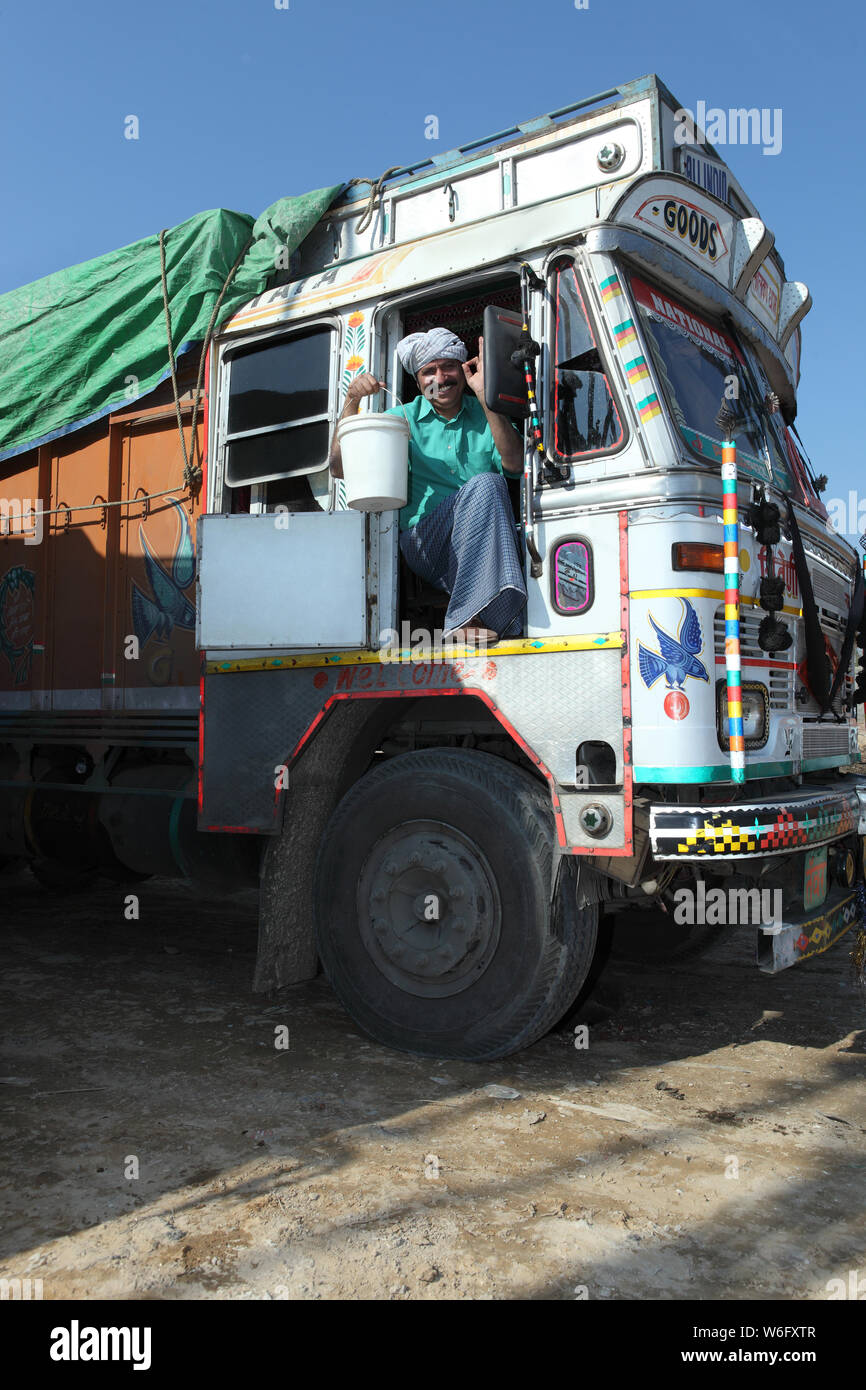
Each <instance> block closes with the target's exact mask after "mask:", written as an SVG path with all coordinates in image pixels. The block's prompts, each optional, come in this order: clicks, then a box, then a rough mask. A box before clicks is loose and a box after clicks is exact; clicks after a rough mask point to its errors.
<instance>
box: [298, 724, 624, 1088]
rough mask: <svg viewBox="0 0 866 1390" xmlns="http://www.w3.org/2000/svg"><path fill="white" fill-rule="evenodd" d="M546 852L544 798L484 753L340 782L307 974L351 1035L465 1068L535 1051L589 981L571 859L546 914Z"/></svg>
mask: <svg viewBox="0 0 866 1390" xmlns="http://www.w3.org/2000/svg"><path fill="white" fill-rule="evenodd" d="M553 841H554V824H553V815H552V812H551V809H550V802H549V799H548V796H547V794H546V790H545V789H544V788H543V787H541V786H539V784H538V783H537V782H536V781H535V780H534V778H532V777H531V776H530V775H529V774H528V773H527V772H524V771H523V770H522V769H520V768H516V767H514V766H513V765H512V764H510V763H506V762H504V761H502V760H501V759H499V758H495V757H491V756H490V755H489V754H487V753H479V752H474V751H472V752H469V751H464V750H462V749H443V748H433V749H428V750H424V751H422V752H417V753H406V754H402V755H401V756H399V757H396V758H393V759H391V760H390V761H389V762H387V763H383V764H382V765H380V766H379V767H377V768H375V769H374V770H373V771H372V772H370V773H368V774H367V775H366V776H365V777H363V778H362V779H361V781H360V782H358V783H356V785H355V786H354V787H352V788H351V790H350V791H349V792H348V793H347V794H346V796H345V797H344V798H343V800H342V801H341V802H340V804H339V806H338V807H337V809H336V811H335V812H334V814H333V816H332V817H331V820H330V822H329V824H328V826H327V828H326V830H325V833H324V836H323V838H322V842H321V847H320V851H319V855H318V860H317V864H316V873H315V885H314V887H315V903H316V935H317V945H318V950H319V955H320V957H321V960H322V965H323V967H324V970H325V973H326V975H327V977H328V979H329V981H330V983H331V986H332V988H333V990H334V992H335V994H336V995H337V997H338V998H339V999H340V1001H341V1002H342V1004H343V1006H344V1007H345V1008H346V1010H347V1012H348V1013H349V1014H350V1015H351V1017H352V1018H353V1019H354V1021H355V1022H356V1023H357V1024H358V1026H359V1027H360V1028H362V1029H363V1030H364V1031H365V1032H366V1033H368V1034H369V1035H370V1036H371V1037H372V1038H375V1039H376V1041H377V1042H381V1043H385V1044H386V1045H387V1046H388V1047H393V1048H396V1049H398V1050H400V1051H404V1052H414V1053H420V1054H421V1055H422V1056H426V1057H439V1058H457V1059H461V1060H466V1061H490V1060H492V1059H494V1058H497V1057H506V1056H508V1055H509V1054H510V1053H512V1052H517V1051H519V1050H520V1049H521V1048H525V1047H529V1046H530V1044H532V1043H534V1042H536V1041H537V1040H538V1039H539V1038H540V1037H542V1036H543V1034H544V1033H546V1032H547V1031H548V1029H550V1028H551V1027H552V1026H553V1025H554V1024H555V1023H556V1022H557V1020H558V1019H559V1018H561V1016H562V1014H563V1012H564V1011H565V1009H566V1008H568V1006H569V1004H570V1003H571V1002H572V1001H573V1000H574V998H575V996H576V995H577V994H578V992H579V990H580V988H581V985H582V984H583V981H584V979H585V978H586V976H587V974H588V973H589V969H590V966H591V964H592V959H593V954H594V951H595V941H596V931H597V926H598V910H597V908H588V909H582V910H581V909H578V907H577V894H576V881H577V880H576V870H575V866H574V864H573V862H572V861H571V860H564V861H563V864H562V866H561V870H560V891H559V892H558V894H557V897H556V901H555V904H554V906H553V908H551V906H550V902H549V895H550V875H551V865H552V859H553V849H552V846H553ZM436 913H438V918H437V917H436ZM425 914H430V915H431V919H430V920H429V921H428V920H427V918H426V916H425Z"/></svg>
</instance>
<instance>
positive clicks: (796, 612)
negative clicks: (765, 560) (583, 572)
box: [629, 589, 803, 618]
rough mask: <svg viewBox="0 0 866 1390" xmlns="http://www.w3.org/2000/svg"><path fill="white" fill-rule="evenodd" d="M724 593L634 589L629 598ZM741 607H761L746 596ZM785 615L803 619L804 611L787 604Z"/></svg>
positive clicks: (716, 592) (718, 595) (718, 594)
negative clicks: (746, 605)
mask: <svg viewBox="0 0 866 1390" xmlns="http://www.w3.org/2000/svg"><path fill="white" fill-rule="evenodd" d="M724 597H725V595H724V592H723V591H722V590H719V589H632V591H631V593H630V594H629V598H715V599H723V598H724ZM738 602H739V603H740V606H741V607H742V605H743V604H744V603H745V604H748V605H749V607H751V608H758V607H760V603H759V600H758V599H756V598H749V597H747V595H745V594H740V595H739V597H738ZM782 612H783V613H790V614H791V617H792V618H802V616H803V610H802V608H800V607H796V608H795V607H793V606H792V605H791V604H789V603H786V604H785V606H784V608H783V609H782Z"/></svg>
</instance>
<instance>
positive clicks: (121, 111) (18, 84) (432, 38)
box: [0, 0, 866, 531]
mask: <svg viewBox="0 0 866 1390" xmlns="http://www.w3.org/2000/svg"><path fill="white" fill-rule="evenodd" d="M278 3H283V0H278ZM864 29H866V23H864V19H863V11H862V10H861V8H860V7H858V6H855V5H854V4H853V3H852V0H849V2H848V3H846V4H839V3H838V0H828V2H827V3H824V4H821V5H814V4H807V3H804V0H786V3H782V0H728V2H727V3H726V4H725V5H724V6H721V5H699V4H697V5H684V4H682V3H675V0H655V3H643V4H641V3H637V0H589V7H588V8H587V9H584V10H577V9H576V8H575V5H574V0H534V3H532V4H529V5H528V4H526V3H523V0H496V3H494V0H477V3H467V0H436V3H432V4H424V3H418V2H417V0H415V3H413V2H412V0H403V3H397V2H396V0H369V3H367V4H356V5H355V4H347V3H343V2H342V0H341V2H340V3H330V2H329V0H288V8H286V9H277V8H276V5H275V0H173V3H168V0H138V3H130V0H126V3H124V4H118V3H117V0H111V2H110V0H79V3H78V4H74V5H73V4H70V3H68V0H65V2H63V3H61V0H41V3H38V4H32V3H30V4H28V3H26V0H17V3H14V4H13V3H10V2H9V0H7V5H6V7H5V8H4V10H3V11H2V12H0V152H2V171H3V173H2V180H3V193H4V198H3V204H4V206H3V212H4V216H3V231H2V239H0V292H2V291H4V290H7V289H11V288H13V287H14V286H16V285H20V284H23V283H25V282H27V281H29V280H33V279H36V278H37V277H39V276H41V275H46V274H48V273H49V272H50V271H53V270H58V269H60V268H61V267H62V266H66V265H72V264H74V263H75V262H77V261H81V260H86V259H88V258H89V257H91V256H96V255H99V254H100V253H101V252H103V251H109V250H111V249H113V248H114V247H118V246H122V245H124V244H126V243H127V242H130V241H134V240H136V239H137V238H139V237H142V236H145V235H147V234H149V233H152V232H155V231H158V230H159V228H160V227H164V226H172V225H173V224H175V223H177V222H181V221H183V219H184V218H186V217H189V216H191V215H192V214H193V213H195V212H200V211H202V210H204V209H206V208H211V207H228V208H235V209H237V210H239V211H243V212H249V213H253V214H257V213H259V212H261V211H262V209H263V208H264V207H266V206H267V205H268V203H270V202H272V201H273V200H274V199H275V198H278V197H280V196H282V195H284V194H290V193H300V192H304V191H305V190H307V189H310V188H316V187H321V186H322V185H325V184H331V183H341V182H343V181H345V180H347V179H349V178H352V177H355V176H367V177H375V176H376V175H378V174H379V173H381V172H382V171H383V170H384V169H386V168H387V167H388V166H389V165H392V164H404V163H411V162H413V161H415V160H419V159H423V158H425V157H426V156H427V155H429V154H430V153H431V152H437V153H441V152H444V151H445V150H448V149H450V148H452V147H453V146H455V145H458V144H461V143H464V142H466V141H469V140H472V139H475V138H478V137H480V136H483V135H485V134H488V133H491V132H493V131H495V130H498V129H500V128H502V127H503V126H508V125H511V124H513V123H514V122H516V121H519V120H525V119H527V118H529V117H531V116H535V115H540V114H541V113H542V112H544V111H550V110H554V109H555V108H557V107H559V106H564V105H567V104H568V103H569V102H571V101H575V100H578V99H580V98H581V97H584V96H589V95H591V94H592V93H594V92H598V91H602V90H603V89H604V88H606V87H608V86H612V85H615V84H616V83H618V82H623V81H628V80H629V79H632V78H635V77H639V76H642V75H643V74H644V73H647V72H653V71H654V72H657V73H658V74H659V76H660V77H661V78H662V80H663V81H664V82H665V83H666V84H667V86H668V87H670V89H671V90H672V91H673V93H674V94H675V96H676V97H677V98H678V99H679V100H680V101H681V102H682V103H683V105H684V106H688V107H690V108H691V109H692V110H694V109H695V106H696V104H697V102H698V101H699V100H701V99H702V100H704V101H705V102H706V104H707V106H708V107H710V106H717V107H722V108H724V109H727V108H729V107H738V106H746V107H752V106H757V107H768V108H771V109H773V108H776V107H779V108H781V111H782V148H781V152H780V153H779V154H778V155H775V156H771V155H764V154H762V151H761V148H760V147H759V146H739V147H737V148H733V149H732V148H730V147H728V148H720V153H721V154H722V155H723V157H725V158H727V161H728V163H729V164H730V166H731V168H732V169H733V172H734V174H735V175H736V177H737V178H738V179H739V180H740V182H741V183H742V184H743V186H744V187H745V189H746V190H747V192H748V194H749V196H750V197H751V198H752V200H753V201H754V202H755V203H756V205H757V207H758V209H759V210H760V212H761V215H762V217H763V219H764V221H765V222H766V223H767V224H768V225H769V226H770V227H771V228H772V229H773V231H774V232H775V233H776V243H777V246H778V248H779V250H780V252H781V254H782V257H783V259H784V261H785V267H786V270H787V273H788V277H789V278H790V279H799V280H805V281H806V283H807V284H808V285H809V287H810V289H811V292H812V297H813V300H814V307H813V308H812V310H811V312H810V314H809V315H808V316H807V318H806V320H805V323H804V353H803V377H802V382H801V389H800V415H799V418H798V426H799V428H800V431H801V434H802V435H803V439H804V441H805V443H806V446H807V448H808V449H809V451H810V453H811V455H812V460H813V464H814V465H815V467H816V470H817V471H819V472H820V471H824V472H826V473H828V474H829V476H830V487H829V488H828V491H827V493H826V494H825V497H832V496H843V495H844V496H847V493H848V490H849V489H855V490H856V491H857V493H858V496H859V495H860V494H861V493H862V495H863V498H864V521H866V477H864V463H863V447H862V444H861V438H860V429H861V428H862V426H861V422H860V420H859V418H858V417H859V405H860V401H861V398H862V394H863V388H862V384H861V381H862V378H861V372H862V368H861V366H860V361H859V352H858V350H857V348H856V342H857V338H858V337H859V334H860V333H861V332H862V327H861V323H862V310H863V290H862V271H860V269H859V268H858V265H857V263H856V261H855V257H857V258H858V259H859V253H860V249H861V247H862V244H863V239H864V227H866V220H864V212H866V208H864V201H866V199H864V175H866V160H864V154H863V134H864V120H863V104H862V103H863V97H862V89H863V85H864V76H863V65H864ZM431 114H433V115H436V116H437V117H438V119H439V132H440V139H439V141H438V142H435V143H434V142H431V141H428V140H425V138H424V121H425V117H426V116H428V115H431ZM128 115H136V116H137V117H138V119H139V123H140V138H139V139H138V140H137V141H131V140H126V139H124V137H123V128H124V126H123V123H124V118H125V117H126V116H128ZM852 524H853V526H854V527H855V528H856V524H857V523H856V517H854V518H852V520H851V522H850V523H849V525H848V527H847V528H846V529H848V530H849V531H850V530H851V526H852ZM861 529H866V525H864V527H862V528H861Z"/></svg>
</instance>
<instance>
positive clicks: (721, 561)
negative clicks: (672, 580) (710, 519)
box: [671, 541, 725, 574]
mask: <svg viewBox="0 0 866 1390" xmlns="http://www.w3.org/2000/svg"><path fill="white" fill-rule="evenodd" d="M671 565H672V567H673V568H674V569H675V570H712V571H713V572H714V573H715V574H724V572H725V548H724V546H723V545H707V544H706V542H704V541H677V542H676V543H675V544H674V545H672V546H671Z"/></svg>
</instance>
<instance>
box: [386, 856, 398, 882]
mask: <svg viewBox="0 0 866 1390" xmlns="http://www.w3.org/2000/svg"><path fill="white" fill-rule="evenodd" d="M399 872H400V865H399V864H398V863H397V862H396V860H394V859H389V860H388V863H387V864H386V865H385V873H386V874H390V876H391V877H392V878H393V877H394V875H395V874H399Z"/></svg>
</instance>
